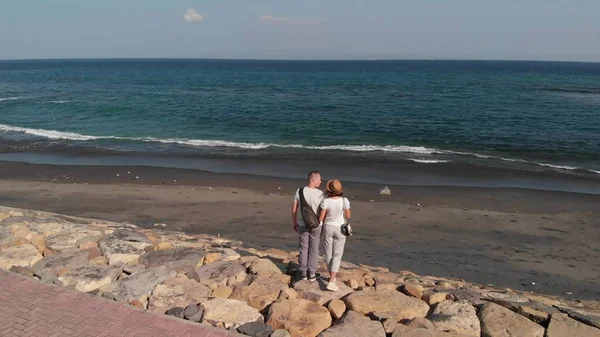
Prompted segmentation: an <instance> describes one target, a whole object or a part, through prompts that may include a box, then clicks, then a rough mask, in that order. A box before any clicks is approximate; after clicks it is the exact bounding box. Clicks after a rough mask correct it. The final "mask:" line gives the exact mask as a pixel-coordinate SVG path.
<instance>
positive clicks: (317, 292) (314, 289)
mask: <svg viewBox="0 0 600 337" xmlns="http://www.w3.org/2000/svg"><path fill="white" fill-rule="evenodd" d="M336 284H337V285H338V287H339V288H340V290H338V291H329V290H327V282H326V281H324V280H323V279H317V281H316V282H310V281H299V282H296V283H294V285H293V286H292V287H293V288H294V290H296V292H297V293H298V298H303V299H305V300H309V301H313V302H317V303H318V304H320V305H323V304H325V303H327V302H329V301H331V300H334V299H340V298H342V297H344V296H346V295H348V294H349V293H352V292H354V290H352V288H350V287H348V286H347V285H345V284H344V283H342V282H337V283H336Z"/></svg>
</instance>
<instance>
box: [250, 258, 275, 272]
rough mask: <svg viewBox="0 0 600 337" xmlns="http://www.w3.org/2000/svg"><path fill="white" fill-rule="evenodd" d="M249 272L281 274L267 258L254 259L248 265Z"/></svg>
mask: <svg viewBox="0 0 600 337" xmlns="http://www.w3.org/2000/svg"><path fill="white" fill-rule="evenodd" d="M248 271H249V272H250V274H253V275H258V274H281V269H279V267H277V265H276V264H275V263H273V262H271V260H269V259H256V260H254V261H252V262H251V263H250V264H249V266H248Z"/></svg>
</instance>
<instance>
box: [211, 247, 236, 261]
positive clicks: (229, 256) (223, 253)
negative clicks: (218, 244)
mask: <svg viewBox="0 0 600 337" xmlns="http://www.w3.org/2000/svg"><path fill="white" fill-rule="evenodd" d="M240 257H241V256H240V254H238V252H236V251H235V250H233V249H231V248H213V249H210V250H207V251H206V255H205V256H204V264H209V263H214V262H217V261H235V260H238V259H239V258H240Z"/></svg>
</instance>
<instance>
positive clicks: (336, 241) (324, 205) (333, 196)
mask: <svg viewBox="0 0 600 337" xmlns="http://www.w3.org/2000/svg"><path fill="white" fill-rule="evenodd" d="M320 186H321V174H319V172H317V171H312V172H310V173H309V174H308V184H307V186H306V187H303V188H299V189H298V190H296V193H295V194H294V203H293V206H292V223H293V225H294V231H296V232H298V236H299V246H300V248H299V250H300V254H299V256H298V263H299V264H300V271H301V272H302V275H301V279H302V280H309V281H316V279H317V277H318V275H317V268H318V266H319V243H320V240H321V237H322V238H323V239H324V248H325V261H326V262H327V270H328V272H329V283H328V284H327V290H330V291H338V290H339V288H338V286H337V285H336V284H335V281H336V275H337V272H338V270H339V268H340V264H341V262H342V255H343V254H344V245H345V243H346V236H348V235H351V229H350V225H349V222H350V217H351V211H350V202H349V201H348V199H347V198H344V197H343V194H344V188H343V187H342V183H341V182H340V181H339V180H337V179H334V180H329V181H328V182H327V186H326V187H327V194H325V193H323V191H321V190H320V189H319V187H320Z"/></svg>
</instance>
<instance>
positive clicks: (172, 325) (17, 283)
mask: <svg viewBox="0 0 600 337" xmlns="http://www.w3.org/2000/svg"><path fill="white" fill-rule="evenodd" d="M0 336H2V337H12V336H35V337H62V336H77V337H80V336H81V337H124V336H126V337H136V336H139V337H167V336H177V337H233V336H240V335H238V334H232V333H229V332H227V331H224V330H219V329H216V328H212V327H208V326H204V325H200V324H196V323H193V322H189V321H186V320H182V319H177V318H173V317H169V316H166V315H159V314H155V313H151V312H147V311H143V310H139V309H136V308H133V307H131V306H128V305H125V304H122V303H118V302H115V301H110V300H107V299H104V298H100V297H97V296H90V295H87V294H82V293H78V292H76V291H73V290H69V289H66V288H62V287H58V286H54V285H47V284H43V283H41V282H39V281H36V280H34V279H30V278H27V277H25V276H21V275H18V274H13V273H9V272H6V271H4V270H0Z"/></svg>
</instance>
